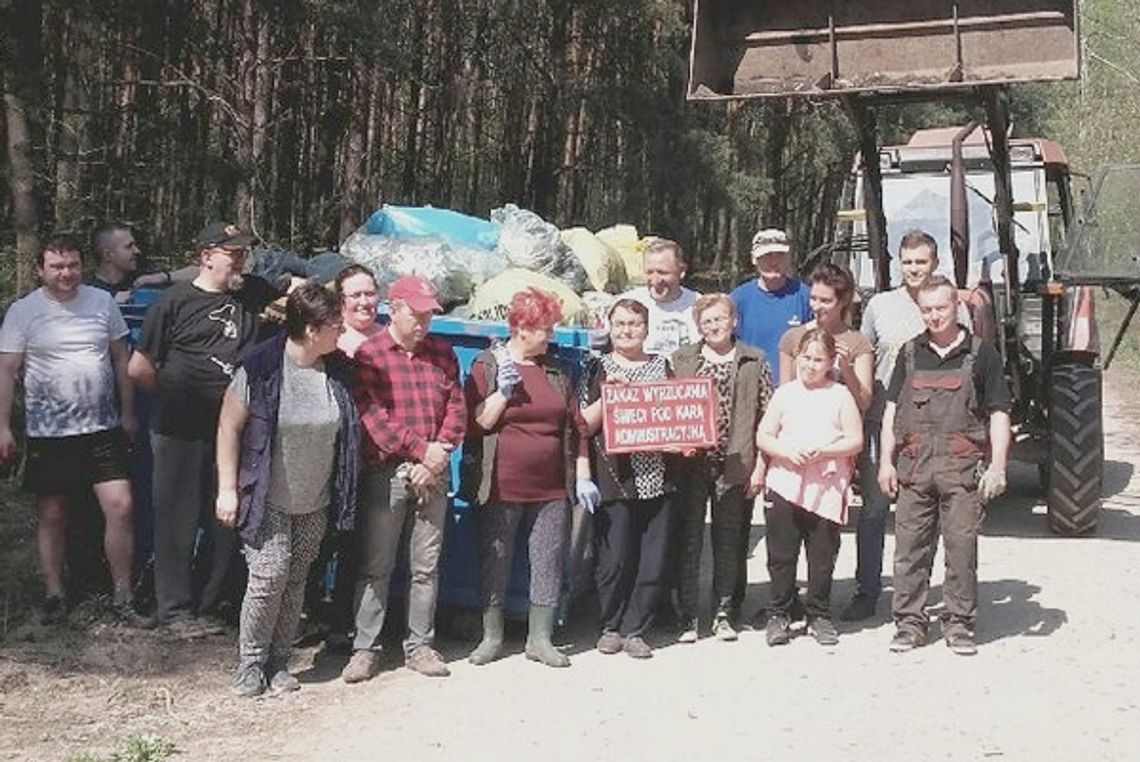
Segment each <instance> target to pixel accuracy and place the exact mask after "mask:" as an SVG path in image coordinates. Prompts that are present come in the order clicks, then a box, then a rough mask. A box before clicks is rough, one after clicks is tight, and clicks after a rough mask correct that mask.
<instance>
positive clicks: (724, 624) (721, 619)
mask: <svg viewBox="0 0 1140 762" xmlns="http://www.w3.org/2000/svg"><path fill="white" fill-rule="evenodd" d="M712 633H713V637H715V638H716V639H717V640H720V641H723V642H725V643H731V642H732V641H734V640H736V628H735V627H733V626H732V622H731V621H730V620H729V618H728V614H724V613H721V614H717V615H716V617H714V618H713V623H712Z"/></svg>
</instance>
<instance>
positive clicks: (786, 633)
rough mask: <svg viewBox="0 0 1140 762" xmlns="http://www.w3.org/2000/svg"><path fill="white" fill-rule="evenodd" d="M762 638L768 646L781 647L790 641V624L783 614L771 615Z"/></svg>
mask: <svg viewBox="0 0 1140 762" xmlns="http://www.w3.org/2000/svg"><path fill="white" fill-rule="evenodd" d="M764 637H765V639H766V640H767V641H768V645H770V646H783V645H787V644H788V643H790V642H791V641H792V623H791V620H789V619H788V617H787V616H786V615H785V614H772V616H770V617H768V624H767V626H766V627H765V628H764Z"/></svg>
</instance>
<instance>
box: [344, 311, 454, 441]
mask: <svg viewBox="0 0 1140 762" xmlns="http://www.w3.org/2000/svg"><path fill="white" fill-rule="evenodd" d="M356 365H357V383H356V384H355V385H354V388H353V396H354V397H355V399H356V406H357V408H359V410H360V423H361V425H362V426H363V428H364V431H365V432H366V433H367V435H368V436H366V437H364V438H363V443H364V455H365V457H366V458H367V459H368V460H369V461H370V462H373V463H383V462H385V461H391V462H398V461H404V460H410V461H421V460H423V457H424V453H425V452H426V451H427V446H428V443H429V442H433V441H438V442H448V443H450V444H452V445H455V446H456V447H458V446H459V445H460V443H462V441H463V434H464V431H465V426H466V421H467V409H466V405H465V404H464V401H463V390H462V388H460V386H459V362H458V361H457V360H456V359H455V353H454V352H452V351H451V345H449V344H448V343H447V342H445V341H442V340H441V339H438V338H436V337H434V336H428V337H426V338H425V339H424V340H423V341H422V342H421V343H420V344H419V346H417V347H416V349H415V351H414V352H412V354H411V355H409V354H408V352H407V351H405V350H404V349H403V348H402V347H401V346H400V345H399V344H397V343H396V341H395V339H393V338H392V334H391V333H389V332H388V331H380V332H379V333H377V334H376V335H375V336H373V337H372V338H370V339H368V340H367V341H365V342H364V343H363V344H361V345H360V348H359V349H357V350H356Z"/></svg>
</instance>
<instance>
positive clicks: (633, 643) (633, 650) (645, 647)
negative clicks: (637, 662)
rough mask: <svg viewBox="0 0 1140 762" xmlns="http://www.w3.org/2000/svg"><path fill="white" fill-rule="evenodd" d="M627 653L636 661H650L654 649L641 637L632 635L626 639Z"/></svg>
mask: <svg viewBox="0 0 1140 762" xmlns="http://www.w3.org/2000/svg"><path fill="white" fill-rule="evenodd" d="M625 652H626V653H627V654H629V655H630V656H632V657H633V658H634V659H649V658H651V657H652V656H653V649H652V648H650V646H649V644H648V643H646V642H645V640H644V639H643V638H642V637H641V636H640V635H630V636H629V637H628V638H626V639H625Z"/></svg>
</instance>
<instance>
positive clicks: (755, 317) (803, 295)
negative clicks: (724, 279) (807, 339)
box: [729, 228, 811, 378]
mask: <svg viewBox="0 0 1140 762" xmlns="http://www.w3.org/2000/svg"><path fill="white" fill-rule="evenodd" d="M752 264H753V266H755V268H756V278H755V279H753V280H749V281H747V282H745V283H742V284H740V285H739V286H737V287H736V288H735V289H733V291H732V293H731V294H729V296H730V297H731V298H732V302H733V304H735V305H736V311H737V313H738V314H739V316H740V322H739V324H738V327H737V329H736V332H737V334H738V335H739V337H740V339H741V340H742V341H744V342H745V343H747V344H751V345H752V346H754V347H759V348H760V349H761V350H763V352H764V357H765V359H767V360H768V364H769V365H770V366H771V367H772V377H773V378H779V377H780V339H781V338H782V337H783V335H784V333H786V332H787V330H788V329H789V328H794V327H795V326H798V325H803V324H804V323H806V322H808V321H809V320H811V287H810V286H808V284H806V283H804V282H803V281H801V280H797V279H796V278H793V277H791V272H792V253H791V248H790V247H789V246H788V234H787V233H785V232H784V231H783V230H776V229H775V228H768V229H766V230H761V231H760V232H759V233H757V234H756V235H755V236H753V237H752Z"/></svg>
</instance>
